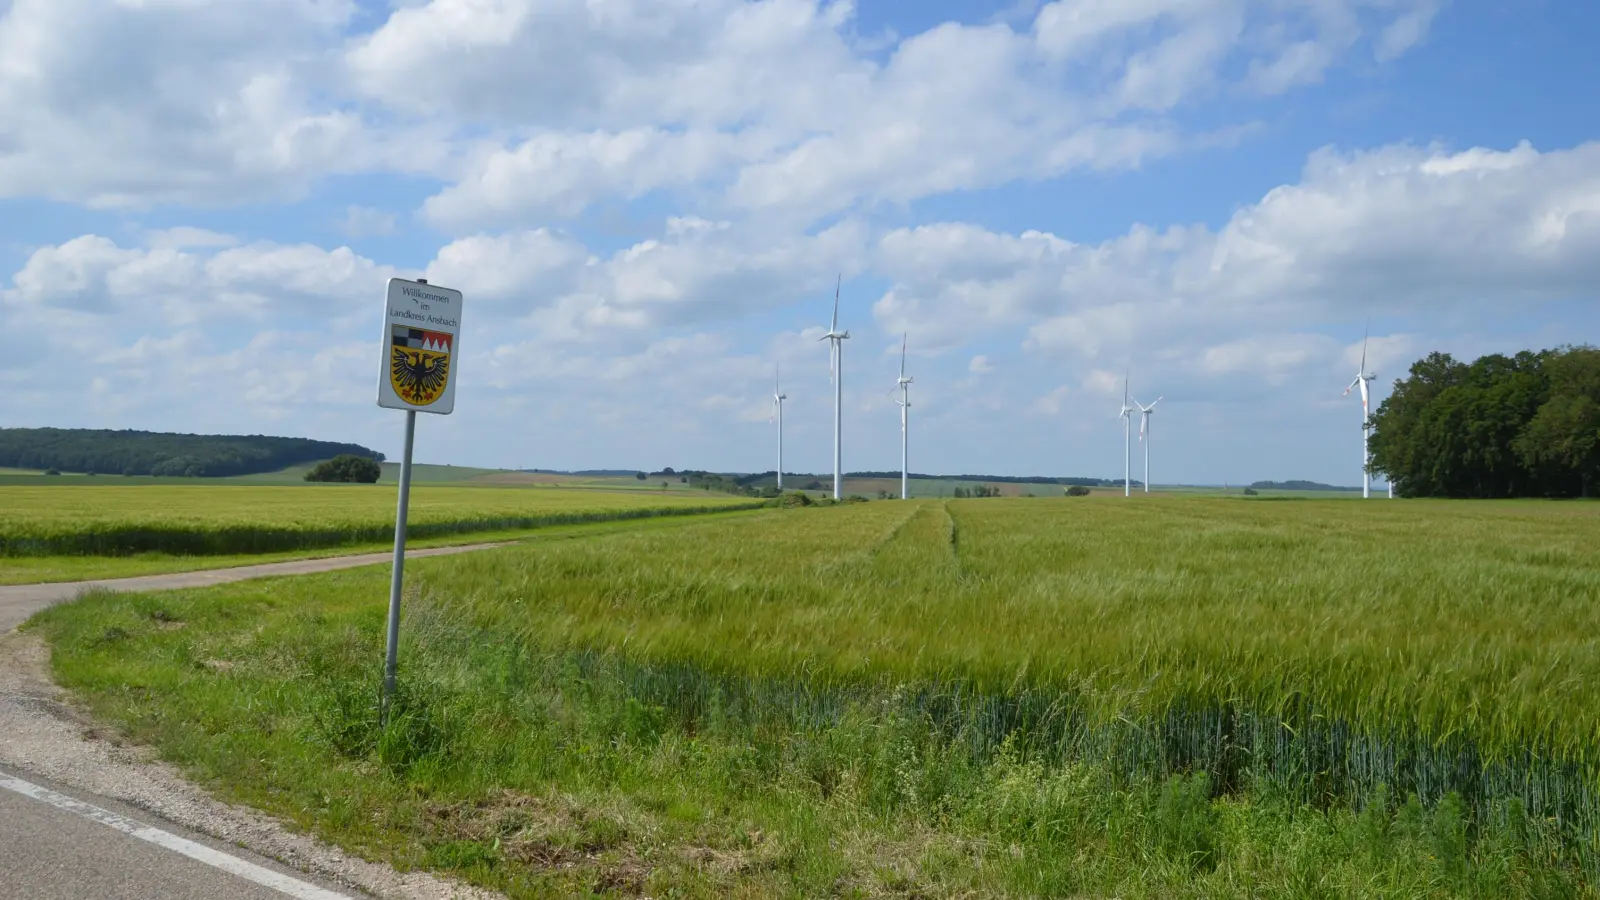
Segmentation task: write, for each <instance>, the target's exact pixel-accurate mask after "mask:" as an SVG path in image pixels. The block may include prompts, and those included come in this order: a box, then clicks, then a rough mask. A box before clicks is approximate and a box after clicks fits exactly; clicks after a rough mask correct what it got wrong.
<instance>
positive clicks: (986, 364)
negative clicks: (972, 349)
mask: <svg viewBox="0 0 1600 900" xmlns="http://www.w3.org/2000/svg"><path fill="white" fill-rule="evenodd" d="M967 371H968V372H971V373H972V374H974V375H989V374H992V373H993V372H994V363H992V362H990V361H989V357H987V356H984V355H983V354H981V353H980V354H978V355H977V356H974V357H973V358H972V359H971V361H969V362H968V363H967Z"/></svg>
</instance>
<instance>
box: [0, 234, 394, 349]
mask: <svg viewBox="0 0 1600 900" xmlns="http://www.w3.org/2000/svg"><path fill="white" fill-rule="evenodd" d="M182 233H183V234H186V235H187V236H186V237H184V238H182V239H181V240H180V242H179V243H180V244H184V246H185V247H187V249H177V248H176V247H175V246H174V245H173V243H172V238H171V236H172V234H173V232H170V231H169V232H161V233H158V234H157V237H158V238H159V240H157V242H156V243H155V244H153V245H151V246H148V247H142V248H124V247H119V246H117V244H116V243H115V242H113V241H111V240H110V239H108V238H104V237H100V236H98V235H85V236H83V237H79V238H74V239H73V240H70V241H67V242H65V243H63V244H60V245H58V246H50V247H42V248H39V249H38V250H35V251H34V252H33V254H32V255H31V256H29V258H28V261H27V262H26V263H25V264H24V265H23V267H22V269H21V271H19V272H17V274H16V275H15V276H14V277H13V279H12V281H13V286H12V287H11V288H10V289H8V290H4V291H0V302H4V303H5V304H6V305H8V306H11V307H14V308H17V309H19V310H20V311H22V312H27V313H31V314H33V315H41V316H48V315H49V314H50V313H51V311H52V310H68V311H77V312H87V313H95V314H102V315H106V314H113V313H115V314H116V316H117V317H118V318H117V320H116V322H112V321H110V320H108V321H106V322H105V323H104V324H103V327H112V326H113V325H116V327H119V328H121V329H123V330H126V329H127V327H128V326H127V324H126V321H125V320H126V319H127V318H128V317H130V316H131V317H135V318H134V323H135V324H134V326H133V327H135V328H143V329H149V330H156V331H160V330H162V329H163V328H164V327H165V328H172V327H181V326H185V325H189V324H192V323H196V322H211V323H220V322H228V323H241V324H242V323H244V322H266V321H279V322H288V323H291V324H292V323H295V322H296V320H297V319H298V320H300V321H305V322H307V324H310V325H312V327H316V326H317V325H318V324H320V323H322V322H326V321H329V320H333V321H339V320H342V319H344V318H345V317H348V316H351V315H357V316H359V315H360V314H361V313H362V312H363V311H364V310H366V309H368V308H375V304H377V303H378V302H379V300H378V298H379V297H380V296H381V295H382V290H383V284H384V282H385V281H386V280H387V279H388V278H389V277H390V276H391V275H392V274H394V272H395V270H394V269H392V268H390V267H386V266H380V265H378V264H377V263H374V262H373V261H371V260H369V259H365V258H363V257H361V256H358V255H356V254H355V253H353V252H351V251H350V250H349V248H345V247H340V248H337V249H335V250H323V249H322V248H320V247H314V246H311V245H308V244H297V245H280V244H272V243H266V242H257V243H252V244H244V245H237V246H234V245H233V244H234V243H235V242H233V241H232V240H230V239H226V238H225V236H221V235H212V234H210V233H209V232H203V233H201V234H202V235H203V237H202V238H201V239H198V240H197V239H196V237H195V233H194V232H182ZM205 235H208V236H205ZM184 242H187V243H186V244H185V243H184ZM118 323H120V324H118Z"/></svg>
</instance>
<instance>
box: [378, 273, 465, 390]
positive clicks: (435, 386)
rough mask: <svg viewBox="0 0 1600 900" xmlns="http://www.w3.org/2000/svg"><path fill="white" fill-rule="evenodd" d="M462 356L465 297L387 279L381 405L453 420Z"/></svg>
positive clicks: (380, 382) (416, 282)
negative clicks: (457, 368) (462, 315)
mask: <svg viewBox="0 0 1600 900" xmlns="http://www.w3.org/2000/svg"><path fill="white" fill-rule="evenodd" d="M460 356H461V292H460V291H455V290H451V289H450V288H442V287H438V286H437V285H432V284H425V283H423V282H420V281H407V280H405V279H404V278H391V279H389V294H388V298H387V300H386V301H385V305H384V314H383V368H382V371H381V373H380V374H379V375H378V405H379V406H383V407H387V408H389V409H409V410H415V411H417V412H426V413H439V414H441V415H449V414H450V412H451V411H452V410H454V409H455V406H456V363H457V360H458V359H460Z"/></svg>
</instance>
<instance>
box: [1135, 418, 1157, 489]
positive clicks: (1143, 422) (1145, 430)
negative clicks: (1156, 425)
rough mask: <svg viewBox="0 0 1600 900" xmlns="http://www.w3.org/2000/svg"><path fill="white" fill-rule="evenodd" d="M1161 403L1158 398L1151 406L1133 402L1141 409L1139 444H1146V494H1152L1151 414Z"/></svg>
mask: <svg viewBox="0 0 1600 900" xmlns="http://www.w3.org/2000/svg"><path fill="white" fill-rule="evenodd" d="M1160 402H1161V398H1160V397H1157V398H1156V401H1155V403H1152V404H1150V405H1149V406H1145V405H1143V404H1141V403H1140V402H1139V401H1137V400H1135V401H1133V405H1134V406H1137V407H1139V442H1140V443H1142V444H1144V492H1145V493H1146V494H1148V493H1150V440H1151V438H1150V412H1151V410H1153V409H1155V408H1156V403H1160Z"/></svg>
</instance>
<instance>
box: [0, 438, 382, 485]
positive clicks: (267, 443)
mask: <svg viewBox="0 0 1600 900" xmlns="http://www.w3.org/2000/svg"><path fill="white" fill-rule="evenodd" d="M341 454H350V455H354V456H362V457H368V458H370V459H373V460H378V461H382V459H383V454H382V453H378V452H377V451H375V450H369V449H367V448H366V447H362V446H360V445H359V444H339V443H333V442H330V441H313V440H310V439H309V438H289V437H269V436H266V435H259V434H251V435H233V434H166V433H160V432H153V431H110V430H96V429H82V428H0V467H7V468H16V469H58V470H60V471H62V472H94V473H97V474H103V475H162V476H172V477H180V476H181V477H186V478H211V477H220V476H224V475H254V474H257V473H261V472H276V471H278V470H280V469H285V468H288V467H289V466H294V465H300V464H302V463H309V462H316V461H318V460H324V459H329V458H332V457H335V456H339V455H341Z"/></svg>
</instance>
